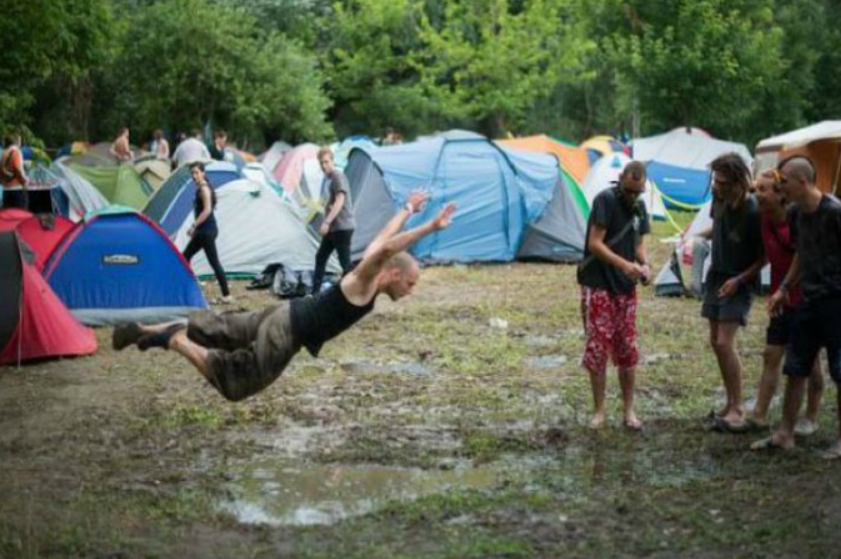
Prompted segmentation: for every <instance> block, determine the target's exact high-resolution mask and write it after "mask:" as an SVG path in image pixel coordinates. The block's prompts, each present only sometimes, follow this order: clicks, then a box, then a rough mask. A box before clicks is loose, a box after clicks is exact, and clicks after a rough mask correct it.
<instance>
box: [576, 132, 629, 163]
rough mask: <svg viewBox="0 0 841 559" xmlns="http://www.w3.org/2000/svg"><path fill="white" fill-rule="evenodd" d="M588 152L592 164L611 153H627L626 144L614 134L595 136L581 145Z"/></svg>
mask: <svg viewBox="0 0 841 559" xmlns="http://www.w3.org/2000/svg"><path fill="white" fill-rule="evenodd" d="M579 147H580V148H581V149H583V150H585V151H586V152H587V157H588V159H589V160H590V165H593V164H594V163H595V162H596V161H598V160H599V159H601V158H602V157H604V156H605V155H608V154H611V153H625V144H623V143H622V142H620V141H619V140H617V139H616V138H613V137H612V136H593V137H592V138H589V139H587V140H584V141H583V142H581V145H580V146H579Z"/></svg>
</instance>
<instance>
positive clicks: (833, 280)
mask: <svg viewBox="0 0 841 559" xmlns="http://www.w3.org/2000/svg"><path fill="white" fill-rule="evenodd" d="M788 221H789V226H790V227H791V236H792V238H793V239H794V243H795V246H796V247H797V255H798V259H799V261H800V286H801V290H802V292H803V300H804V301H805V302H807V303H811V302H814V301H818V300H821V299H827V298H831V297H841V202H839V201H838V200H837V199H836V198H835V197H833V196H829V195H827V194H824V196H823V198H821V203H820V204H819V205H818V209H817V210H815V211H814V212H811V213H806V212H804V211H802V210H800V209H799V208H797V207H796V206H795V207H793V208H792V209H791V210H790V211H789V215H788Z"/></svg>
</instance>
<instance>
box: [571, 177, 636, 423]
mask: <svg viewBox="0 0 841 559" xmlns="http://www.w3.org/2000/svg"><path fill="white" fill-rule="evenodd" d="M645 183H646V172H645V166H644V165H643V164H642V163H640V162H638V161H632V162H630V163H629V164H628V165H627V166H626V167H625V169H624V170H623V171H622V174H621V175H620V176H619V181H618V184H617V185H616V186H614V187H613V188H609V189H607V190H603V191H602V192H601V193H599V194H598V195H597V196H596V198H595V199H594V200H593V207H592V211H591V212H590V219H589V221H588V223H587V246H586V247H585V249H584V260H582V262H581V265H580V266H579V268H578V283H579V284H580V285H581V309H582V315H583V319H584V332H585V334H586V337H587V343H586V345H585V347H584V358H583V359H582V364H583V366H584V368H585V369H587V371H588V372H589V373H590V384H591V387H592V389H593V403H594V408H595V411H594V413H593V419H592V420H591V421H590V426H591V427H592V428H594V429H599V428H601V427H602V426H603V425H604V422H605V410H604V399H605V385H606V372H607V361H608V359H609V358H610V359H613V363H614V365H616V368H617V369H618V371H619V384H620V386H621V388H622V403H623V405H624V425H625V427H627V428H628V429H632V430H639V429H641V428H642V424H641V423H640V421H639V420H638V419H637V417H636V415H635V414H634V375H635V369H636V366H637V360H638V357H639V352H638V350H637V325H636V321H637V292H636V283H637V282H638V281H642V282H643V283H648V280H649V277H650V268H649V265H648V257H647V253H646V250H645V243H644V242H643V235H646V234H648V233H649V232H650V230H651V228H650V225H649V223H648V212H647V211H646V209H645V204H644V203H643V201H642V200H641V199H639V195H640V194H642V192H643V191H644V190H645Z"/></svg>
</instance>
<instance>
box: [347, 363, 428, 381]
mask: <svg viewBox="0 0 841 559" xmlns="http://www.w3.org/2000/svg"><path fill="white" fill-rule="evenodd" d="M341 367H342V368H343V369H344V370H346V371H348V372H351V373H357V372H364V373H390V374H398V375H409V376H413V377H428V376H431V375H432V374H433V373H434V371H433V369H432V368H431V367H429V366H427V365H425V364H423V363H420V362H418V361H391V362H388V363H375V362H373V361H368V360H365V359H354V360H347V361H343V362H342V363H341Z"/></svg>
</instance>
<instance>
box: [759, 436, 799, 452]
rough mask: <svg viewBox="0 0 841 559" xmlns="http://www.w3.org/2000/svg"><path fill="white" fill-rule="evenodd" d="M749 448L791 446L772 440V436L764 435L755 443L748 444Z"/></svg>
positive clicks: (771, 448) (761, 448)
mask: <svg viewBox="0 0 841 559" xmlns="http://www.w3.org/2000/svg"><path fill="white" fill-rule="evenodd" d="M750 449H751V450H783V451H785V450H791V448H786V447H784V446H783V445H781V444H780V443H778V442H777V441H775V440H774V437H766V438H764V439H761V440H758V441H756V442H755V443H752V444H751V445H750Z"/></svg>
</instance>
